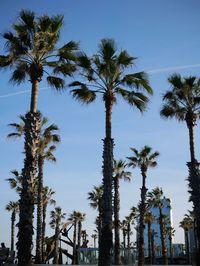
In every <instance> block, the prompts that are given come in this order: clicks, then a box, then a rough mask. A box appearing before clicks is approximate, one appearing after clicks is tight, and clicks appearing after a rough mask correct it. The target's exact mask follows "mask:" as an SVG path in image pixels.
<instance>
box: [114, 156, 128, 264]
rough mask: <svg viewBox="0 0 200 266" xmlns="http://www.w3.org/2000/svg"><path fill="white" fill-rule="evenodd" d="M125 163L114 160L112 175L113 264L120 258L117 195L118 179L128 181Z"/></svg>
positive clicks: (119, 260) (118, 200) (118, 197)
mask: <svg viewBox="0 0 200 266" xmlns="http://www.w3.org/2000/svg"><path fill="white" fill-rule="evenodd" d="M126 167H127V164H126V162H125V161H122V160H119V161H116V160H114V176H113V184H114V235H115V242H114V254H115V255H114V256H115V257H114V261H115V265H121V264H122V263H121V258H120V233H119V230H120V219H119V211H120V195H119V181H120V179H123V180H124V181H130V177H131V173H130V172H128V171H126Z"/></svg>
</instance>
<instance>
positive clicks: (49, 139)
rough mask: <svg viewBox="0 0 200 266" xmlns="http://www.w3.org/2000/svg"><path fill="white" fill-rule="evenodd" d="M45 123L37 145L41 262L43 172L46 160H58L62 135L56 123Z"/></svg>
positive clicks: (38, 251) (38, 254) (38, 255)
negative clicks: (58, 148) (59, 133)
mask: <svg viewBox="0 0 200 266" xmlns="http://www.w3.org/2000/svg"><path fill="white" fill-rule="evenodd" d="M42 122H43V125H42V126H41V130H40V134H39V141H38V145H37V147H38V148H37V155H38V178H37V181H38V182H37V236H36V258H35V262H36V263H38V264H41V263H42V262H43V261H42V238H43V234H42V223H43V222H42V216H43V215H42V209H43V186H44V184H43V183H44V182H43V173H44V162H45V161H52V162H56V158H55V156H54V154H53V153H54V151H55V150H56V145H55V144H57V143H59V142H60V137H59V135H58V134H57V132H56V131H58V127H57V126H56V125H54V124H51V125H50V126H47V127H45V128H43V127H44V126H45V125H46V123H47V122H48V120H47V119H46V118H43V119H42Z"/></svg>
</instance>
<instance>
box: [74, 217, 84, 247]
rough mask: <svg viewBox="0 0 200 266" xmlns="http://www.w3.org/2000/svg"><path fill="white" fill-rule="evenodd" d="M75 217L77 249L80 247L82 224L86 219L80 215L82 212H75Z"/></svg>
mask: <svg viewBox="0 0 200 266" xmlns="http://www.w3.org/2000/svg"><path fill="white" fill-rule="evenodd" d="M76 216H77V220H78V237H77V239H78V240H77V244H78V248H80V247H81V231H82V222H84V221H85V218H86V214H85V213H82V212H77V214H76Z"/></svg>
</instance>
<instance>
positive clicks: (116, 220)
mask: <svg viewBox="0 0 200 266" xmlns="http://www.w3.org/2000/svg"><path fill="white" fill-rule="evenodd" d="M119 211H120V196H119V179H118V178H117V177H116V178H114V226H115V227H114V230H115V245H114V254H115V257H114V264H115V265H121V264H122V262H121V257H120V220H119Z"/></svg>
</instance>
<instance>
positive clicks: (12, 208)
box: [6, 201, 19, 251]
mask: <svg viewBox="0 0 200 266" xmlns="http://www.w3.org/2000/svg"><path fill="white" fill-rule="evenodd" d="M6 210H7V211H9V212H11V246H10V250H11V251H13V250H14V243H15V221H16V213H18V212H19V202H18V201H10V202H9V203H8V204H7V205H6Z"/></svg>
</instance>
